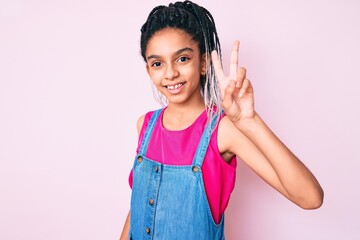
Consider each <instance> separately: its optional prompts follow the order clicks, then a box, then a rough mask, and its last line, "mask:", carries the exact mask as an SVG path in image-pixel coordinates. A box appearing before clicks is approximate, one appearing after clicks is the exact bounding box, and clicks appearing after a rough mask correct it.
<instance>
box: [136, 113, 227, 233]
mask: <svg viewBox="0 0 360 240" xmlns="http://www.w3.org/2000/svg"><path fill="white" fill-rule="evenodd" d="M160 112H161V110H157V111H155V112H154V113H153V115H152V117H151V119H150V122H149V125H148V128H147V129H146V132H145V135H144V139H143V141H142V143H141V147H140V151H139V154H138V155H137V156H136V158H135V161H134V166H133V188H132V195H131V209H130V214H131V215H130V234H129V239H133V240H145V239H156V240H169V239H171V240H184V239H190V240H191V239H196V240H211V239H216V240H223V239H224V216H222V219H221V222H220V223H219V224H215V222H214V220H213V217H212V215H211V210H210V207H209V203H208V200H207V197H206V193H205V188H204V181H203V177H202V172H201V167H202V163H203V160H204V156H205V153H206V150H207V147H208V145H209V141H210V137H211V129H212V128H213V127H214V125H215V124H216V121H217V119H214V121H213V122H212V123H211V125H208V126H207V127H206V128H205V130H204V133H203V135H202V137H201V140H200V143H199V145H198V148H197V151H196V153H195V156H194V160H193V163H192V165H190V166H174V165H166V164H161V163H159V162H156V161H153V160H151V159H148V158H147V157H146V150H147V145H148V142H149V140H150V138H151V133H152V130H153V127H154V125H155V123H156V121H157V120H158V118H159V115H160ZM189 141H191V139H189Z"/></svg>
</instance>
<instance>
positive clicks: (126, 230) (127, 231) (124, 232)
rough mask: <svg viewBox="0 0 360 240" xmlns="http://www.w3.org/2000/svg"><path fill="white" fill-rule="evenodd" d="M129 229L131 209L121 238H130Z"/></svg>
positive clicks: (121, 239) (122, 239)
mask: <svg viewBox="0 0 360 240" xmlns="http://www.w3.org/2000/svg"><path fill="white" fill-rule="evenodd" d="M129 230H130V211H129V213H128V215H127V218H126V221H125V224H124V228H123V230H122V233H121V236H120V240H128V239H129Z"/></svg>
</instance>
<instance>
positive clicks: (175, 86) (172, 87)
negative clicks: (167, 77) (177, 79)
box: [165, 82, 185, 90]
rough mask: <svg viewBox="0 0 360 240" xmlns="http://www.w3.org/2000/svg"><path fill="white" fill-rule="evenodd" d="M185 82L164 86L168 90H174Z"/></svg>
mask: <svg viewBox="0 0 360 240" xmlns="http://www.w3.org/2000/svg"><path fill="white" fill-rule="evenodd" d="M184 84H185V83H184V82H182V83H178V84H175V85H167V86H165V87H166V88H167V89H169V90H176V89H179V88H181V87H182V86H183V85H184Z"/></svg>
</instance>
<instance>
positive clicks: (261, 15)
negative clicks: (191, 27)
mask: <svg viewBox="0 0 360 240" xmlns="http://www.w3.org/2000/svg"><path fill="white" fill-rule="evenodd" d="M196 2H197V3H199V4H200V5H203V6H205V7H206V8H207V9H208V10H209V11H210V12H211V13H212V14H213V16H214V18H215V20H216V23H217V27H218V31H219V36H220V39H221V43H222V47H223V55H224V64H225V68H226V69H227V63H228V57H229V51H230V48H231V45H232V42H233V40H235V39H239V40H240V41H241V52H240V63H241V65H243V66H245V67H246V68H247V71H248V77H249V78H250V80H251V81H252V83H253V85H254V89H255V99H256V109H257V111H258V113H259V114H260V115H261V116H262V117H263V119H264V120H265V121H266V122H267V124H268V125H269V126H270V127H271V128H272V129H273V131H274V132H275V133H276V134H277V135H278V136H279V137H280V138H281V139H282V140H283V141H284V142H285V143H286V144H287V146H288V147H289V148H290V149H291V150H292V151H293V152H294V153H295V154H296V155H297V156H298V157H299V158H300V159H302V161H303V162H304V163H305V164H306V165H307V166H308V167H309V168H310V169H311V170H312V172H313V173H314V174H315V175H316V177H317V178H318V180H319V181H320V183H321V185H322V187H323V188H324V191H325V200H324V204H323V206H322V207H321V208H320V209H318V210H315V211H307V210H303V209H301V208H299V207H297V206H296V205H294V204H293V203H291V202H290V201H288V200H287V199H285V198H284V197H282V196H281V195H280V194H279V193H277V192H276V191H274V190H273V189H272V188H271V187H269V186H268V185H267V184H266V183H264V182H263V181H262V180H261V179H260V178H258V177H257V176H256V175H255V174H254V173H253V172H252V171H251V170H250V169H249V168H248V167H247V166H246V165H244V164H243V163H242V162H241V161H239V165H238V173H237V182H236V187H235V190H234V192H233V195H232V198H231V200H230V203H229V207H228V209H227V211H226V213H225V214H226V216H225V219H226V220H225V221H226V236H227V239H229V240H237V239H244V240H303V239H319V240H325V239H326V240H338V239H345V240H358V239H360V233H359V228H360V223H359V220H358V216H359V214H360V207H359V203H360V190H359V189H360V174H359V168H360V164H359V161H360V158H359V157H360V156H359V151H358V149H359V134H360V128H359V123H360V111H359V109H360V108H359V103H360V101H359V100H360V99H359V90H358V89H359V87H360V83H359V82H360V73H359V69H360V47H359V43H360V27H359V24H360V14H359V10H360V2H359V1H356V0H344V1H339V0H337V1H336V0H326V1H325V0H317V1H316V0H315V1H313V0H294V1H288V0H273V1H267V0H251V1H250V0H244V1H235V0H234V1H230V0H222V1H215V0H210V1H205V0H201V1H200V0H199V1H196ZM163 3H166V4H167V3H168V2H167V1H155V0H147V1H120V0H117V1H115V0H101V1H100V0H87V1H85V0H61V1H60V0H56V1H46V0H32V1H25V0H0V239H2V240H20V239H34V240H35V239H36V240H49V239H51V240H73V239H74V240H75V239H90V240H97V239H99V240H100V239H101V240H103V239H118V237H119V235H120V233H121V230H122V227H123V223H124V221H125V217H126V215H127V212H128V210H129V204H130V194H131V190H130V188H129V185H128V174H129V171H130V169H131V167H132V163H133V159H134V155H135V149H136V146H137V132H136V120H137V118H138V117H139V116H140V115H141V114H144V113H145V112H147V111H149V110H153V109H156V108H159V107H160V105H158V104H157V103H156V102H155V100H153V97H152V91H151V85H150V80H149V78H148V76H147V73H146V71H145V65H144V62H143V61H142V59H141V57H140V54H139V38H140V30H139V29H140V27H141V25H142V24H143V23H144V22H145V20H146V18H147V14H148V13H149V12H150V10H151V9H152V8H153V7H155V6H157V5H159V4H163Z"/></svg>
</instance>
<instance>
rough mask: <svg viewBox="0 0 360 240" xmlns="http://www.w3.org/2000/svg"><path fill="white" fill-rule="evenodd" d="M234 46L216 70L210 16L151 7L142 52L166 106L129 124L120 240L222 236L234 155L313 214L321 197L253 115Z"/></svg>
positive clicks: (188, 6)
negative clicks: (131, 151) (131, 146)
mask: <svg viewBox="0 0 360 240" xmlns="http://www.w3.org/2000/svg"><path fill="white" fill-rule="evenodd" d="M238 51H239V42H238V41H236V42H235V43H234V45H233V49H232V52H231V59H230V73H229V75H228V76H226V75H225V74H224V72H223V69H222V65H221V48H220V42H219V39H218V36H217V32H216V28H215V23H214V19H213V18H212V16H211V14H210V13H209V12H208V11H207V10H206V9H205V8H203V7H200V6H198V5H196V4H195V3H192V2H190V1H185V2H176V3H174V4H170V5H169V6H158V7H156V8H154V9H153V10H152V11H151V13H150V14H149V17H148V19H147V21H146V22H145V24H144V25H143V26H142V28H141V54H142V56H143V58H144V60H145V62H146V70H147V72H148V74H149V76H150V78H151V79H152V81H153V84H154V85H155V87H156V89H157V91H158V93H159V94H158V98H159V99H160V100H165V101H166V107H165V108H163V109H160V110H157V111H152V112H148V113H146V114H145V115H144V116H142V117H140V118H139V120H138V123H137V127H138V132H139V143H138V149H137V156H136V158H135V161H134V166H133V169H132V172H131V174H130V178H129V180H130V184H131V185H132V197H131V207H130V212H129V215H128V217H127V219H126V222H125V226H124V229H123V232H122V235H121V238H120V239H135V240H140V239H160V240H169V239H180V240H185V239H197V240H200V239H204V240H209V239H224V211H225V209H226V207H227V204H228V201H229V198H230V195H231V192H232V190H233V188H234V183H235V168H236V156H238V157H239V158H240V159H241V160H243V161H245V163H246V164H247V165H249V166H250V168H252V169H253V170H254V171H255V172H256V173H257V174H258V175H259V176H260V177H261V178H262V179H264V180H265V181H266V182H267V183H268V184H270V185H271V186H272V187H273V188H275V189H276V190H277V191H279V192H280V193H281V194H283V195H284V196H285V197H286V198H288V199H289V200H290V201H292V202H294V203H295V204H297V205H299V206H300V207H302V208H304V209H314V208H318V207H320V206H321V204H322V200H323V191H322V189H321V187H320V185H319V183H318V182H317V180H316V179H315V177H314V176H313V175H312V174H311V172H310V171H309V170H308V169H307V168H306V167H305V166H304V164H302V163H301V161H300V160H299V159H298V158H297V157H296V156H295V155H294V154H293V153H292V152H291V151H290V150H289V149H288V148H287V147H286V146H285V145H284V144H283V143H282V142H281V141H280V140H279V139H278V138H277V137H276V136H275V135H274V133H273V132H272V131H271V130H270V129H269V128H268V127H267V125H266V124H265V123H264V122H263V120H262V119H261V118H260V116H259V115H258V114H257V112H256V111H255V109H254V93H253V88H252V86H251V83H250V81H249V80H248V79H247V78H246V70H245V69H244V68H238Z"/></svg>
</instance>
